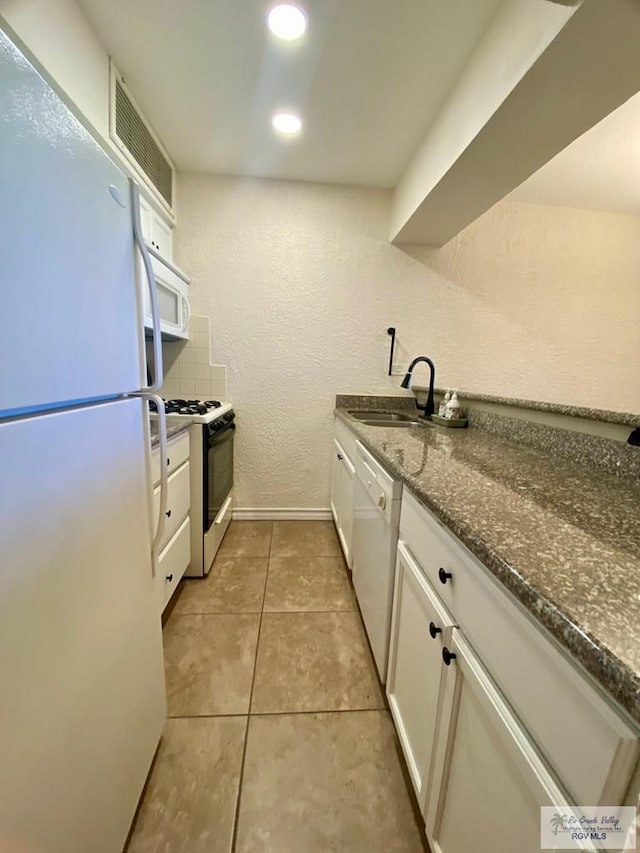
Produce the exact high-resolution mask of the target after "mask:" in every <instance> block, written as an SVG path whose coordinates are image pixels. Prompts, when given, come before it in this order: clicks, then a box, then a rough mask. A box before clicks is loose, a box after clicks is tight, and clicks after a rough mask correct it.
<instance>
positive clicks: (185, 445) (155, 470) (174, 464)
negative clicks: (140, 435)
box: [151, 430, 189, 486]
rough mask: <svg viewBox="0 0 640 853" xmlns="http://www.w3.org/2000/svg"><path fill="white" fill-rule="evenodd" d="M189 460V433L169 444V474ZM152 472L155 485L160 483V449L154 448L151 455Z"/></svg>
mask: <svg viewBox="0 0 640 853" xmlns="http://www.w3.org/2000/svg"><path fill="white" fill-rule="evenodd" d="M188 458H189V432H188V430H187V431H185V432H183V433H180V435H177V436H176V437H175V438H170V439H169V441H168V442H167V460H166V462H167V468H168V472H169V474H171V472H172V471H175V470H176V469H177V468H179V467H180V466H181V465H182V463H183V462H186V461H187V459H188ZM151 472H152V480H153V485H154V486H157V485H158V483H159V482H160V448H159V447H154V448H153V453H152V454H151Z"/></svg>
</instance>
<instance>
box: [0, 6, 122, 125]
mask: <svg viewBox="0 0 640 853" xmlns="http://www.w3.org/2000/svg"><path fill="white" fill-rule="evenodd" d="M0 14H1V15H2V17H3V18H4V19H5V20H6V21H7V23H8V24H9V26H10V27H11V28H12V29H13V30H14V32H15V33H16V34H17V35H18V37H19V38H21V39H22V41H23V42H24V44H25V45H26V46H27V47H28V48H29V50H31V51H32V52H33V54H34V56H36V57H37V58H38V60H39V61H40V62H41V63H42V65H43V66H44V68H46V70H47V71H48V72H49V74H50V75H51V76H52V77H53V79H54V80H55V81H56V83H57V84H58V85H59V86H60V87H61V88H62V89H64V91H65V92H66V93H67V95H68V96H69V98H70V99H71V100H72V101H73V102H74V103H75V104H76V106H77V107H78V109H79V110H80V111H81V112H82V113H83V115H84V116H85V118H86V119H87V121H88V122H89V123H90V124H91V125H92V126H93V128H94V130H95V131H96V132H97V133H98V134H99V135H100V136H102V137H103V139H105V140H106V141H108V140H109V55H108V54H107V51H106V50H105V48H104V47H103V46H102V44H101V43H100V41H99V39H98V37H97V36H96V34H95V33H94V32H93V30H92V28H91V25H90V24H89V22H88V20H87V19H86V17H85V15H84V13H83V12H82V11H81V10H80V8H79V7H78V6H77V5H76V3H74V2H73V0H29V2H25V0H2V2H0Z"/></svg>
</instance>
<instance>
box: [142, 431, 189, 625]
mask: <svg viewBox="0 0 640 853" xmlns="http://www.w3.org/2000/svg"><path fill="white" fill-rule="evenodd" d="M161 464H163V465H165V466H166V468H167V473H168V474H169V479H168V484H167V488H168V491H167V509H166V518H165V519H164V527H163V532H162V538H161V545H160V547H161V548H162V550H161V552H160V554H159V557H158V569H157V572H156V577H155V598H156V601H157V603H158V610H159V612H160V613H162V611H163V610H164V609H165V607H166V606H167V604H168V603H169V600H170V599H171V596H172V595H173V593H174V592H175V589H176V587H177V586H178V584H179V583H180V580H181V579H182V577H183V575H184V573H185V571H186V569H187V566H188V565H189V561H190V559H191V530H190V509H191V497H190V465H189V433H188V432H183V433H180V434H179V435H177V436H176V437H175V438H171V439H169V442H168V444H167V458H166V459H163V460H161V459H160V448H159V447H156V448H154V450H153V453H152V455H151V470H152V472H153V474H152V476H153V481H154V482H153V485H154V490H153V524H154V526H155V525H156V524H157V522H158V512H159V509H160V484H159V481H160V465H161Z"/></svg>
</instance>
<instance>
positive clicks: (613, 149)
mask: <svg viewBox="0 0 640 853" xmlns="http://www.w3.org/2000/svg"><path fill="white" fill-rule="evenodd" d="M509 198H510V199H512V200H514V201H524V202H531V203H534V204H549V205H562V206H565V207H579V208H586V209H593V210H609V211H613V212H617V213H630V214H634V215H640V93H638V94H637V95H634V97H633V98H630V100H628V101H627V102H626V103H625V104H623V105H622V106H621V107H618V109H617V110H614V111H613V112H612V113H611V114H610V115H608V116H607V117H606V118H605V119H603V120H602V121H601V122H600V123H599V124H596V125H595V126H594V127H592V128H591V129H590V130H588V131H587V132H586V133H584V134H583V135H582V136H580V137H578V139H576V140H575V142H572V143H571V145H569V146H568V147H567V148H565V149H564V150H563V151H561V152H560V153H559V154H557V155H556V156H555V157H554V158H553V159H552V160H550V161H549V162H548V163H547V164H546V165H544V166H543V167H542V168H541V169H539V170H538V171H537V172H536V173H535V174H534V175H532V176H531V177H530V178H529V179H528V180H526V181H525V182H524V183H523V184H521V185H520V186H519V187H518V188H517V189H516V190H514V191H513V192H512V193H511V194H510V196H509Z"/></svg>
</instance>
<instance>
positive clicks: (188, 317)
mask: <svg viewBox="0 0 640 853" xmlns="http://www.w3.org/2000/svg"><path fill="white" fill-rule="evenodd" d="M180 298H181V299H182V310H183V311H184V312H185V314H186V318H185V319H184V321H183V323H182V331H183V332H187V331H188V330H189V323H190V322H191V303H190V302H189V300H188V299H187V297H186V296H183V295H182V294H181V295H180Z"/></svg>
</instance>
